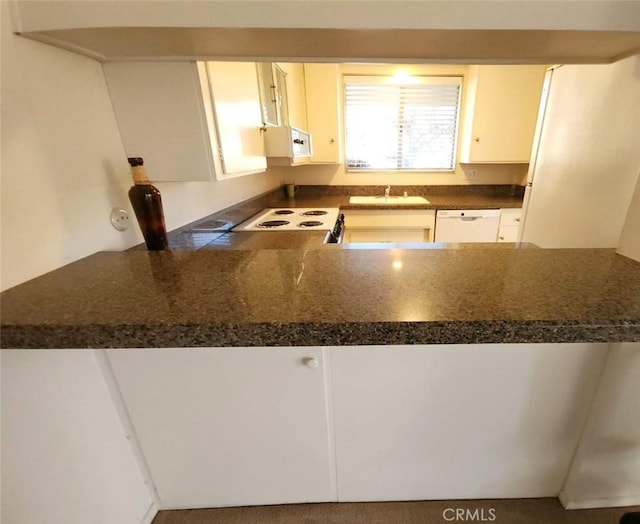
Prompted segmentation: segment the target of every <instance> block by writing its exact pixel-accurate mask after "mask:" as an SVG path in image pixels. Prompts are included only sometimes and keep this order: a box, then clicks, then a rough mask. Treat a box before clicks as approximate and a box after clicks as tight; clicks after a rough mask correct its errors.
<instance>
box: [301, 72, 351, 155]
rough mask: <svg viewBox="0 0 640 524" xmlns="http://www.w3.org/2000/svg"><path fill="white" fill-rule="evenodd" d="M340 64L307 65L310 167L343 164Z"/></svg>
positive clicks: (305, 79)
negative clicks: (310, 140) (311, 139)
mask: <svg viewBox="0 0 640 524" xmlns="http://www.w3.org/2000/svg"><path fill="white" fill-rule="evenodd" d="M339 67H340V66H339V65H338V64H304V84H305V92H306V105H307V125H308V130H309V132H310V133H311V137H312V138H313V155H312V156H311V163H312V164H313V163H318V164H339V163H340V162H342V156H343V155H342V146H341V142H342V140H341V128H340V118H339V114H340V107H341V105H340V98H341V97H340V87H341V86H340V72H339Z"/></svg>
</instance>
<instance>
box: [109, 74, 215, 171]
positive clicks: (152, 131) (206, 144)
mask: <svg viewBox="0 0 640 524" xmlns="http://www.w3.org/2000/svg"><path fill="white" fill-rule="evenodd" d="M102 67H103V70H104V74H105V78H106V81H107V87H108V88H109V93H110V95H111V101H112V103H113V109H114V112H115V115H116V119H117V121H118V128H119V129H120V136H121V137H122V143H123V145H124V149H125V153H126V155H127V156H129V157H138V156H139V157H142V158H144V163H145V166H146V167H147V171H148V173H149V177H150V178H151V180H152V181H153V182H163V181H191V180H193V181H209V180H215V178H216V163H215V160H216V159H215V158H214V155H215V154H216V153H217V152H216V149H217V146H216V138H215V127H214V123H213V122H212V121H211V119H210V118H207V114H206V102H207V100H206V98H207V97H208V96H209V94H208V89H207V90H206V91H205V92H203V90H202V85H201V78H200V72H199V71H198V67H197V65H196V63H195V62H106V63H104V64H102ZM205 87H206V86H205ZM209 103H210V102H209ZM210 116H211V117H212V115H210Z"/></svg>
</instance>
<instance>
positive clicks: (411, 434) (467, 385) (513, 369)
mask: <svg viewBox="0 0 640 524" xmlns="http://www.w3.org/2000/svg"><path fill="white" fill-rule="evenodd" d="M605 356H606V345H599V344H562V345H558V344H555V345H553V344H492V345H463V346H460V345H438V346H415V347H409V346H397V347H389V346H383V347H345V348H335V349H333V350H332V353H331V362H332V375H333V376H332V384H333V406H334V424H335V443H336V464H337V477H338V498H339V500H340V501H365V500H370V501H374V500H420V499H431V500H438V499H461V498H510V497H551V496H557V495H558V493H559V492H560V490H561V488H562V486H563V484H564V481H565V478H566V475H567V472H568V471H569V467H570V464H571V460H572V458H573V453H574V451H575V449H576V446H577V444H578V440H579V438H580V432H581V429H582V427H583V423H584V420H585V418H586V416H587V412H588V409H589V405H590V402H591V399H592V398H593V394H594V391H595V388H596V384H597V381H598V377H599V374H600V372H601V370H602V367H603V365H604V359H605Z"/></svg>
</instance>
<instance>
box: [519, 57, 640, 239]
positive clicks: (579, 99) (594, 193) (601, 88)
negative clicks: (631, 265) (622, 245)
mask: <svg viewBox="0 0 640 524" xmlns="http://www.w3.org/2000/svg"><path fill="white" fill-rule="evenodd" d="M638 137H640V55H636V56H634V57H630V58H627V59H625V60H622V61H620V62H616V63H614V64H611V65H585V66H581V65H567V66H563V67H560V68H558V69H556V70H555V71H554V74H553V79H552V81H551V90H550V95H549V100H548V105H547V111H546V116H545V122H544V126H543V130H542V134H541V139H540V147H539V153H538V161H537V165H536V174H535V177H534V181H533V187H532V190H531V199H530V202H529V206H528V208H527V211H526V216H525V222H524V231H523V241H525V242H533V243H534V244H537V245H538V246H540V247H549V248H554V247H598V248H615V247H617V246H618V241H619V239H620V234H621V232H622V228H623V225H624V222H625V219H626V216H627V211H628V209H629V205H630V203H631V196H632V194H633V189H634V187H635V184H636V180H637V178H638V170H639V166H640V147H638V143H639V142H638Z"/></svg>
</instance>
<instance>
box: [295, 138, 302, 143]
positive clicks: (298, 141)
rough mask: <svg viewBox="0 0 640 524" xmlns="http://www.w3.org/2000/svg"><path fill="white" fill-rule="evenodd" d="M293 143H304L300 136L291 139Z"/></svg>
mask: <svg viewBox="0 0 640 524" xmlns="http://www.w3.org/2000/svg"><path fill="white" fill-rule="evenodd" d="M293 143H294V144H304V140H302V139H301V138H294V139H293Z"/></svg>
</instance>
